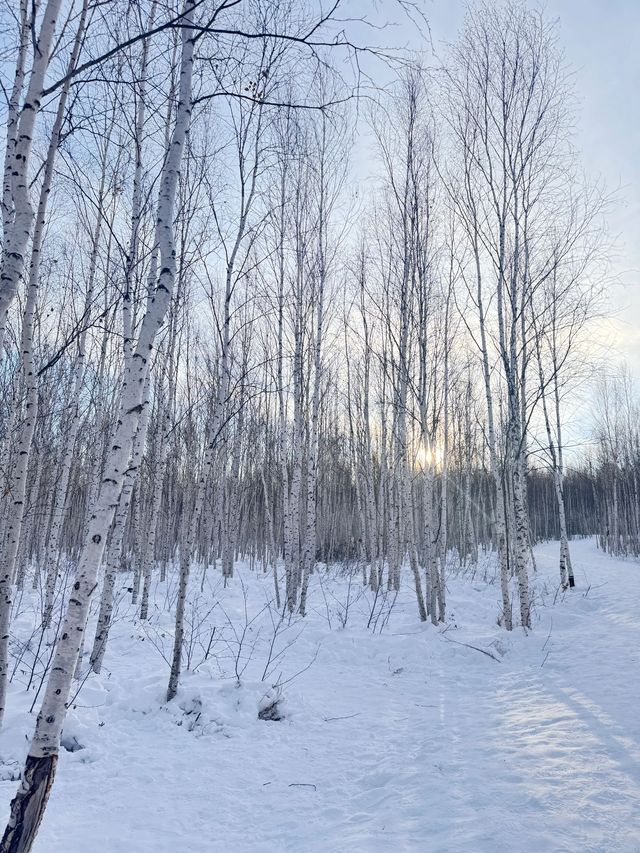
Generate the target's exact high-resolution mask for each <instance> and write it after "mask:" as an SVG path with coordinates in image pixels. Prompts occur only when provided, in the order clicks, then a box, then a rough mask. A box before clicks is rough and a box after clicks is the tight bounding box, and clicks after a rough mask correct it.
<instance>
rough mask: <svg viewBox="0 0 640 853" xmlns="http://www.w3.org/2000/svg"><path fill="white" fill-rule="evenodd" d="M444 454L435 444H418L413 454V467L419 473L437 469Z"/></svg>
mask: <svg viewBox="0 0 640 853" xmlns="http://www.w3.org/2000/svg"><path fill="white" fill-rule="evenodd" d="M443 458H444V453H443V450H442V447H440V446H439V445H437V444H428V443H425V442H420V444H419V445H418V449H417V450H416V454H415V463H414V464H415V466H416V468H418V469H419V470H421V471H424V470H425V469H427V468H438V467H440V466H441V465H442V461H443Z"/></svg>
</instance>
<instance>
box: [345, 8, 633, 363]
mask: <svg viewBox="0 0 640 853" xmlns="http://www.w3.org/2000/svg"><path fill="white" fill-rule="evenodd" d="M531 5H532V6H533V5H535V4H531ZM540 5H541V7H542V8H543V9H544V11H545V14H546V16H547V17H548V18H549V19H551V20H558V21H559V27H560V29H559V37H560V44H561V46H562V48H563V49H564V51H565V57H566V62H567V65H568V67H569V69H570V70H571V71H572V73H573V75H574V85H575V92H576V96H577V100H578V114H577V123H576V134H575V144H576V146H577V147H578V149H579V150H580V151H581V152H582V156H583V162H584V168H585V171H586V172H587V173H588V174H589V175H591V176H592V177H595V176H601V177H602V178H603V180H604V181H605V184H606V187H607V189H608V190H609V191H613V190H618V194H617V203H616V204H615V205H614V207H613V209H612V210H611V213H610V215H609V217H608V221H609V227H610V230H611V233H612V234H613V235H615V236H616V237H617V251H616V256H615V259H614V271H615V273H616V275H617V278H618V280H619V281H620V284H619V285H617V286H614V287H612V292H611V307H612V309H613V310H614V311H615V312H616V314H615V316H614V318H613V319H612V320H610V321H608V322H607V323H605V324H604V325H603V327H602V329H601V334H602V339H603V341H604V343H606V344H610V345H611V346H612V347H613V348H614V350H615V351H614V352H612V356H613V357H615V358H616V360H617V359H625V360H627V361H628V362H629V364H630V366H631V367H632V369H633V371H634V373H635V374H636V376H637V377H638V376H640V108H639V104H640V0H546V2H544V3H542V4H540ZM348 8H349V11H350V12H352V11H353V10H354V9H355V10H357V11H356V14H360V15H363V16H366V17H368V18H369V19H370V20H372V21H374V22H375V23H377V24H380V23H382V22H383V21H386V22H389V23H390V24H392V26H390V27H388V28H387V29H386V30H385V32H383V33H377V34H376V33H373V32H369V34H368V38H369V39H371V40H372V41H373V40H376V41H377V42H378V43H380V44H385V43H392V44H394V45H396V46H398V47H400V46H404V47H409V48H411V49H421V48H423V47H424V40H423V39H422V38H421V37H420V35H419V33H418V31H417V28H416V27H413V26H411V25H410V23H409V22H408V21H407V19H406V17H404V16H403V15H402V13H401V10H400V4H399V2H398V0H351V3H349V6H348ZM422 8H423V9H424V13H425V15H426V17H427V18H428V21H429V26H430V29H431V37H432V41H433V47H434V49H435V51H436V52H440V51H442V52H444V50H445V47H446V43H447V42H449V41H451V40H453V39H454V38H455V35H456V32H457V30H458V29H459V27H460V25H461V24H462V21H463V17H464V12H465V8H466V4H465V2H463V0H423V3H422ZM429 53H430V51H429V50H427V55H429ZM603 341H600V342H599V343H602V342H603Z"/></svg>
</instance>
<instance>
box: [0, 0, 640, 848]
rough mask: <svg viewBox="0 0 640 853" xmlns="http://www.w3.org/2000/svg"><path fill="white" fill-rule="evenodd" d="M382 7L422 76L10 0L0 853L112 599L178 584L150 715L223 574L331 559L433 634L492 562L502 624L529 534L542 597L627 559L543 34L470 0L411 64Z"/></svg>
mask: <svg viewBox="0 0 640 853" xmlns="http://www.w3.org/2000/svg"><path fill="white" fill-rule="evenodd" d="M385 12H388V15H389V17H390V18H392V19H394V18H396V19H400V18H402V19H403V21H405V22H408V23H409V25H410V26H412V27H415V28H418V29H421V30H423V31H424V39H425V53H424V56H415V55H413V54H409V53H408V52H407V53H405V52H400V51H394V50H391V49H386V48H385V46H384V30H382V31H378V30H376V29H375V28H373V27H372V28H371V29H368V28H367V27H366V25H365V22H364V21H363V20H361V19H360V17H359V16H358V14H357V10H356V11H353V10H349V9H347V8H346V4H342V3H340V2H335V3H333V4H330V3H326V4H325V3H319V2H318V3H316V2H312V0H309V2H305V3H294V2H278V0H244V2H240V0H184V2H180V4H177V3H174V2H169V1H168V0H141V1H140V2H136V3H130V2H124V0H123V2H120V0H113V2H108V3H104V2H95V0H41V2H39V3H37V2H35V3H33V2H29V0H19V2H18V0H16V2H15V3H9V2H7V3H5V4H3V6H2V10H1V12H0V15H1V16H2V17H1V20H2V28H1V29H2V44H1V51H2V53H1V57H2V58H1V65H0V68H1V73H2V81H3V92H4V96H3V105H2V123H3V128H4V137H3V142H4V144H3V152H4V162H3V183H2V217H3V232H2V233H3V241H2V260H1V264H2V266H1V275H0V324H1V327H0V359H1V362H0V389H1V391H0V394H1V398H2V403H3V405H2V408H1V410H0V453H1V459H2V462H1V465H0V478H1V482H2V501H1V504H0V533H1V537H0V559H1V571H0V716H1V715H2V714H3V713H4V710H5V706H6V696H7V680H8V678H9V677H10V676H11V673H12V670H13V668H14V661H15V659H16V657H17V656H18V655H19V654H24V652H23V651H22V652H21V650H20V648H21V647H20V644H19V643H18V642H17V640H16V638H15V637H14V634H13V633H12V626H13V622H12V619H13V617H14V616H15V614H16V607H18V608H19V607H20V602H21V601H22V599H23V597H24V596H25V595H26V596H28V595H33V596H34V600H35V601H36V602H37V606H36V607H35V608H34V611H33V634H32V639H31V641H30V642H31V643H32V644H33V647H34V648H35V647H37V649H38V651H37V652H36V653H35V663H34V671H35V672H36V673H37V678H38V679H39V680H40V683H41V686H42V691H41V694H40V697H39V699H38V704H37V706H36V710H38V709H39V714H38V717H37V723H36V726H35V734H34V736H33V740H32V741H31V746H30V749H29V754H28V757H27V760H26V765H25V768H24V771H23V773H22V782H21V784H20V788H19V790H18V793H17V795H16V797H15V799H14V802H13V804H12V812H11V818H10V821H9V824H8V827H7V830H6V832H5V835H4V839H3V841H2V845H1V848H0V849H2V850H3V851H28V850H30V849H31V844H32V843H33V840H34V838H35V834H36V832H37V829H38V825H39V822H40V818H41V816H42V813H43V812H44V809H45V806H46V802H47V798H48V794H49V790H50V787H51V784H52V782H53V778H54V774H55V768H56V760H57V755H58V752H59V749H60V737H61V732H62V729H63V725H64V722H65V715H66V712H67V707H68V702H69V697H70V695H71V693H72V691H75V687H74V684H75V683H76V682H77V679H78V678H91V677H92V674H97V673H100V671H101V667H102V665H103V659H104V655H105V650H106V649H107V647H108V643H109V635H110V628H111V625H112V614H113V609H114V600H115V592H114V590H116V589H117V587H118V583H119V578H121V577H123V576H125V575H126V577H127V578H128V580H127V584H128V586H127V594H128V595H129V596H130V598H131V601H132V603H133V604H134V605H135V608H136V619H139V620H141V621H144V620H147V619H148V618H149V608H150V591H151V589H152V585H153V584H155V583H156V582H158V581H159V582H161V583H162V582H164V581H165V579H166V578H167V577H168V576H171V577H175V578H176V582H177V594H176V596H175V598H174V599H172V600H169V599H168V598H167V602H166V606H167V607H168V608H169V609H170V610H171V613H172V619H173V621H174V631H173V636H172V654H171V658H170V662H169V663H170V666H168V667H167V671H166V680H167V693H166V698H167V700H168V701H170V700H171V699H172V698H173V697H174V696H175V695H176V693H177V691H178V690H179V685H180V678H181V674H182V671H183V670H184V668H185V665H188V664H185V655H184V643H185V637H184V633H185V619H186V618H187V619H188V608H189V594H190V590H192V589H194V588H197V587H198V586H199V585H202V584H204V579H205V577H206V576H208V575H212V574H218V575H219V576H220V577H221V578H222V579H223V580H224V586H225V587H226V586H227V585H232V584H234V582H235V578H234V568H235V567H237V566H238V565H239V564H242V565H248V566H249V567H250V570H251V571H254V572H256V573H263V574H268V575H269V577H270V583H271V585H272V590H273V601H274V606H275V607H276V608H277V609H278V610H279V611H281V612H283V613H288V614H292V615H293V614H296V615H301V616H304V615H305V612H306V610H307V594H308V588H309V582H310V578H312V577H313V575H314V573H316V572H318V571H323V570H324V568H325V567H326V566H328V565H331V564H336V563H338V564H341V565H342V566H343V567H346V570H348V571H349V572H350V573H351V574H352V576H353V577H354V578H355V579H356V580H357V583H359V584H361V585H364V586H365V587H367V588H369V589H370V591H371V593H372V594H373V595H374V596H376V597H378V596H379V597H383V596H387V595H389V594H390V593H393V592H394V591H395V592H397V591H398V590H399V589H400V588H401V585H409V586H410V587H411V589H412V590H415V593H414V595H415V619H416V621H420V620H422V621H425V622H429V621H430V622H431V623H433V624H434V625H438V623H442V622H444V621H445V619H446V615H447V583H446V581H447V576H448V574H449V573H451V572H456V571H458V570H459V569H460V568H461V567H463V568H464V567H467V566H471V565H473V564H475V563H477V562H478V560H479V559H481V558H484V556H486V555H487V554H495V559H496V561H497V565H498V566H499V575H498V576H499V587H500V601H501V605H500V607H499V609H498V611H497V612H496V614H495V616H496V619H497V620H498V621H499V623H500V625H501V626H502V628H503V629H504V631H506V632H508V631H512V630H513V629H514V628H516V627H521V628H523V629H525V630H526V629H529V628H530V627H531V625H532V608H533V606H534V602H533V600H532V596H531V580H532V577H533V576H534V575H535V572H536V561H535V558H534V551H533V547H534V545H535V544H536V543H537V542H540V541H541V540H547V539H557V540H559V541H560V547H559V559H558V566H557V583H558V585H559V587H560V588H561V589H563V590H564V589H571V588H572V587H574V585H575V573H574V567H573V565H572V559H571V550H572V539H573V538H575V537H585V536H593V535H596V536H597V537H598V543H599V546H600V547H601V548H602V549H603V550H604V551H606V552H608V553H609V554H611V555H626V556H635V557H638V556H639V555H640V495H639V491H638V490H639V478H640V430H639V426H638V424H639V422H640V419H639V415H640V405H639V401H638V395H637V392H636V390H635V387H634V380H633V378H632V377H631V375H630V373H629V372H628V371H627V370H625V369H620V370H618V369H617V368H614V367H613V365H612V363H611V362H610V361H605V360H604V359H603V358H601V357H600V356H599V355H598V354H597V352H596V350H595V349H594V347H593V346H592V342H593V336H594V329H595V327H596V325H597V323H598V320H599V319H600V318H601V317H603V316H605V315H606V312H607V310H608V309H607V299H606V295H607V287H608V275H609V273H608V270H609V258H610V254H611V239H610V237H609V233H608V227H607V214H608V210H609V207H610V205H611V203H612V201H611V198H610V197H609V195H608V192H607V190H606V188H605V187H604V186H603V185H602V184H601V182H600V181H599V179H598V178H597V176H589V175H588V174H585V171H584V168H583V166H582V163H581V160H580V155H579V152H578V150H577V147H576V144H575V140H574V125H575V112H574V109H575V108H574V92H573V90H572V83H571V75H570V73H569V71H568V69H567V68H566V66H565V63H564V59H563V55H562V50H561V47H560V45H559V43H558V35H557V27H556V25H555V24H554V22H553V21H550V20H548V19H547V18H546V17H545V15H544V14H542V13H539V12H537V11H534V10H532V9H529V8H527V7H526V6H525V5H524V4H521V3H520V2H513V3H511V2H509V3H505V4H502V3H500V4H498V3H495V4H494V3H487V4H474V5H473V6H472V7H470V8H469V10H468V12H467V15H466V19H465V23H464V27H463V29H462V31H461V32H460V33H459V35H458V38H457V40H456V41H455V43H453V44H451V45H449V46H448V47H447V49H446V51H445V52H444V54H443V55H442V56H441V57H440V58H439V59H438V60H436V59H435V58H434V57H433V56H432V55H431V54H430V52H429V39H428V32H429V25H428V20H427V18H425V17H424V16H423V15H424V14H428V10H426V11H424V10H422V9H421V7H420V6H419V4H413V3H407V2H397V3H388V4H385ZM576 400H579V401H582V403H581V408H580V407H578V409H577V408H576ZM585 401H587V402H585ZM576 410H578V412H579V413H578V414H577V415H576ZM576 418H578V419H579V424H578V432H580V430H581V434H582V435H583V436H585V437H586V440H583V441H581V442H580V443H579V444H578V445H574V444H573V442H572V440H571V439H568V438H567V435H570V436H573V435H575V434H576V422H575V419H576ZM45 650H47V651H46V654H45ZM132 849H133V848H132Z"/></svg>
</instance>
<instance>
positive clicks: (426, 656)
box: [0, 541, 640, 853]
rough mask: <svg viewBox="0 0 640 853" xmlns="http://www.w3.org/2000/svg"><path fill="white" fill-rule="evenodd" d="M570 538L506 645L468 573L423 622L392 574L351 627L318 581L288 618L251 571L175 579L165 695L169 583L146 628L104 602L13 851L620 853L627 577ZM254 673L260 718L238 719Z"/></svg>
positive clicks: (632, 806)
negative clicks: (173, 679)
mask: <svg viewBox="0 0 640 853" xmlns="http://www.w3.org/2000/svg"><path fill="white" fill-rule="evenodd" d="M572 548H573V562H574V565H575V569H576V577H577V582H578V588H577V589H576V590H574V591H573V592H571V593H570V594H569V593H567V594H566V595H562V594H558V593H557V578H556V575H557V567H556V559H557V551H558V546H557V544H556V543H549V544H546V545H542V546H540V547H538V549H537V552H536V553H537V558H538V566H539V571H538V575H537V576H536V578H535V580H534V584H535V588H536V601H537V605H536V614H535V627H534V630H533V632H532V633H531V634H530V635H529V636H528V637H525V636H524V635H523V634H522V632H521V631H520V630H517V631H514V632H513V634H512V635H507V634H506V633H505V632H504V631H503V630H501V629H500V628H499V627H498V626H497V625H496V615H497V612H498V598H499V589H498V587H497V585H496V583H495V579H494V577H493V575H494V570H493V569H492V568H490V569H487V570H485V569H480V570H478V571H477V572H476V574H475V576H471V575H469V574H468V575H467V576H465V577H463V576H451V577H450V578H449V580H448V605H449V610H450V619H449V623H448V625H447V626H446V628H445V629H443V628H433V627H432V626H431V625H421V624H420V623H419V621H418V619H417V614H416V607H415V603H414V599H413V597H412V590H411V588H410V586H409V584H406V585H405V589H404V590H403V591H402V593H401V594H400V596H399V597H398V599H397V601H395V603H394V604H393V607H391V606H390V605H391V603H392V602H391V600H390V599H387V600H384V601H382V600H379V601H378V602H377V603H376V608H375V612H374V615H373V618H370V617H371V608H372V598H371V595H370V594H369V593H367V594H364V593H363V592H362V588H361V586H360V584H359V583H358V582H357V578H353V579H352V581H351V582H349V580H348V577H347V576H346V575H344V576H340V575H339V574H337V573H336V571H332V572H328V573H325V572H320V573H318V574H317V575H315V576H314V579H313V583H312V587H311V594H310V611H311V612H310V614H309V616H308V617H307V619H306V620H304V621H302V620H300V619H296V620H294V621H293V622H292V623H291V624H289V623H288V622H282V623H278V621H277V615H276V614H274V611H273V610H272V609H270V608H265V604H266V602H267V601H268V600H269V599H270V598H271V597H272V581H271V579H270V578H269V577H267V576H262V575H256V574H254V573H252V572H250V571H249V569H248V568H244V569H241V570H239V571H238V573H237V577H236V578H235V579H234V580H233V582H232V583H231V584H230V586H229V587H228V588H227V589H222V588H221V587H220V586H219V585H218V584H217V580H216V582H215V585H214V586H213V588H212V587H211V586H209V583H208V582H207V583H206V584H205V590H204V592H203V593H202V594H200V593H199V585H200V578H199V577H198V575H197V574H196V575H194V577H193V579H192V588H193V594H192V604H193V606H192V608H191V610H190V613H191V616H190V618H191V625H192V628H191V629H190V630H189V632H188V634H189V636H190V638H191V643H190V649H191V665H192V667H196V672H194V673H190V674H187V675H185V676H184V678H183V681H182V688H181V691H180V693H179V695H178V697H176V699H175V700H174V701H173V702H172V703H170V704H169V705H166V704H164V703H163V692H164V690H165V688H166V681H167V676H168V666H167V664H166V662H165V660H164V659H163V655H164V656H165V657H167V656H168V654H169V651H170V645H171V637H170V620H169V619H168V618H167V616H166V615H165V612H164V610H165V608H164V602H165V600H166V598H167V597H168V598H169V599H170V598H171V596H172V595H174V592H175V583H174V582H170V583H169V584H168V585H165V584H162V585H160V584H159V585H158V587H157V589H156V590H155V595H156V599H155V600H156V603H157V610H156V611H155V612H156V613H157V614H158V615H156V616H154V617H153V619H152V623H151V625H150V626H148V627H147V626H142V625H141V624H140V623H139V622H136V621H134V620H133V610H132V609H131V608H130V607H129V605H128V604H126V603H125V601H126V600H125V598H124V597H123V598H122V601H121V603H120V607H119V610H118V618H117V621H116V623H115V625H114V628H113V639H112V641H111V644H110V646H109V648H108V651H107V655H106V659H105V668H104V670H103V673H102V674H101V675H100V676H99V677H95V676H94V677H90V678H88V679H86V681H85V682H84V684H83V686H82V689H81V691H80V693H79V694H78V696H77V698H76V702H75V707H74V709H73V711H72V712H71V714H70V719H69V722H68V725H67V727H66V729H65V736H64V742H65V744H66V745H67V747H68V748H69V751H67V750H63V751H62V755H61V759H60V763H59V769H58V775H57V779H56V782H55V786H54V789H53V794H52V797H51V802H50V804H49V808H48V810H47V813H46V816H45V820H44V823H43V826H42V828H41V831H40V835H39V838H38V841H37V843H36V845H35V850H36V851H37V853H63V851H64V853H147V851H148V853H151V851H153V853H178V851H179V853H216V852H217V851H225V853H228V851H230V852H231V853H244V851H247V853H250V852H251V851H256V853H257V851H275V853H279V851H292V853H316V851H317V853H320V851H323V853H324V851H327V853H342V851H344V853H347V851H349V853H356V851H363V853H365V851H366V853H369V851H371V852H372V853H374V852H377V851H385V852H386V851H430V853H440V851H442V853H445V851H446V853H457V852H458V851H465V853H499V852H500V851H510V853H511V851H515V853H545V851H549V853H551V851H553V853H559V852H560V851H567V853H569V851H570V853H577V851H580V853H585V851H593V853H595V851H598V853H605V851H606V853H611V851H621V852H622V851H625V853H638V851H640V678H639V675H640V667H639V662H638V656H639V654H640V651H639V650H640V616H639V614H638V609H639V607H640V567H639V566H638V565H637V564H635V563H631V562H623V561H619V560H613V559H610V558H607V557H605V556H603V555H602V554H601V553H600V552H598V551H597V550H596V547H595V543H594V542H592V541H580V542H574V543H573V544H572ZM213 577H215V575H214V574H213V573H212V578H213ZM123 583H124V584H125V585H126V583H127V579H126V578H124V579H123ZM347 601H348V602H349V606H348V609H347V608H346V603H347ZM216 602H217V603H216ZM345 610H347V612H346V616H345ZM23 613H24V615H23V616H19V617H18V620H17V623H16V625H17V631H18V632H19V631H20V627H21V625H24V628H25V630H26V626H27V625H28V624H29V622H30V620H32V619H33V616H32V615H31V616H29V613H28V612H27V605H26V604H23ZM345 620H346V626H343V624H342V623H343V622H345ZM368 622H370V624H369V627H367V623H368ZM329 623H331V624H329ZM232 626H233V627H232ZM274 626H275V627H274ZM214 628H215V631H214V630H213V629H214ZM274 636H275V640H274ZM35 639H36V642H37V638H35ZM465 644H467V645H465ZM472 647H475V648H472ZM270 650H271V659H270V660H269V652H270ZM30 654H31V653H30V652H28V651H27V652H26V653H25V654H24V655H23V659H22V662H21V663H20V665H19V666H18V667H17V669H16V674H15V677H14V681H13V685H12V686H13V691H12V694H11V697H10V702H9V708H10V711H9V715H8V721H7V725H6V727H5V730H4V732H3V733H2V735H0V759H1V760H2V767H0V776H1V777H2V778H4V779H5V781H2V782H1V783H0V790H1V796H2V809H3V811H2V814H1V815H0V819H5V818H6V816H7V814H8V804H9V801H10V799H11V797H12V796H13V794H14V792H15V788H16V782H15V781H12V780H10V779H9V777H10V776H11V775H12V774H13V773H14V772H15V770H16V768H17V767H18V766H19V763H20V762H21V761H22V758H23V756H24V753H25V752H26V748H27V737H26V736H27V735H28V734H29V733H30V731H31V729H32V726H33V717H29V716H28V714H27V713H26V712H27V709H28V707H29V706H30V705H31V703H32V701H33V695H34V694H33V690H31V691H30V693H29V694H27V693H26V692H25V690H24V685H25V684H26V681H27V680H28V677H29V673H28V670H29V669H30V663H31V659H32V657H30ZM236 658H237V662H236ZM265 667H266V670H267V674H266V676H265V677H264V678H263V675H264V674H265ZM236 668H237V669H238V672H239V674H240V686H237V678H236V675H235V670H236ZM278 679H279V680H280V682H281V683H283V684H282V688H281V691H282V697H283V698H282V701H281V703H280V705H279V708H280V711H281V713H282V714H283V715H284V718H283V719H281V720H279V721H268V720H262V719H258V710H259V709H260V708H263V707H265V705H267V704H268V703H269V700H270V698H273V695H274V694H270V695H266V696H265V693H267V691H268V688H269V685H270V684H271V683H274V682H276V681H277V680H278ZM78 747H82V748H78ZM71 749H73V750H75V751H70V750H71Z"/></svg>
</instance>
